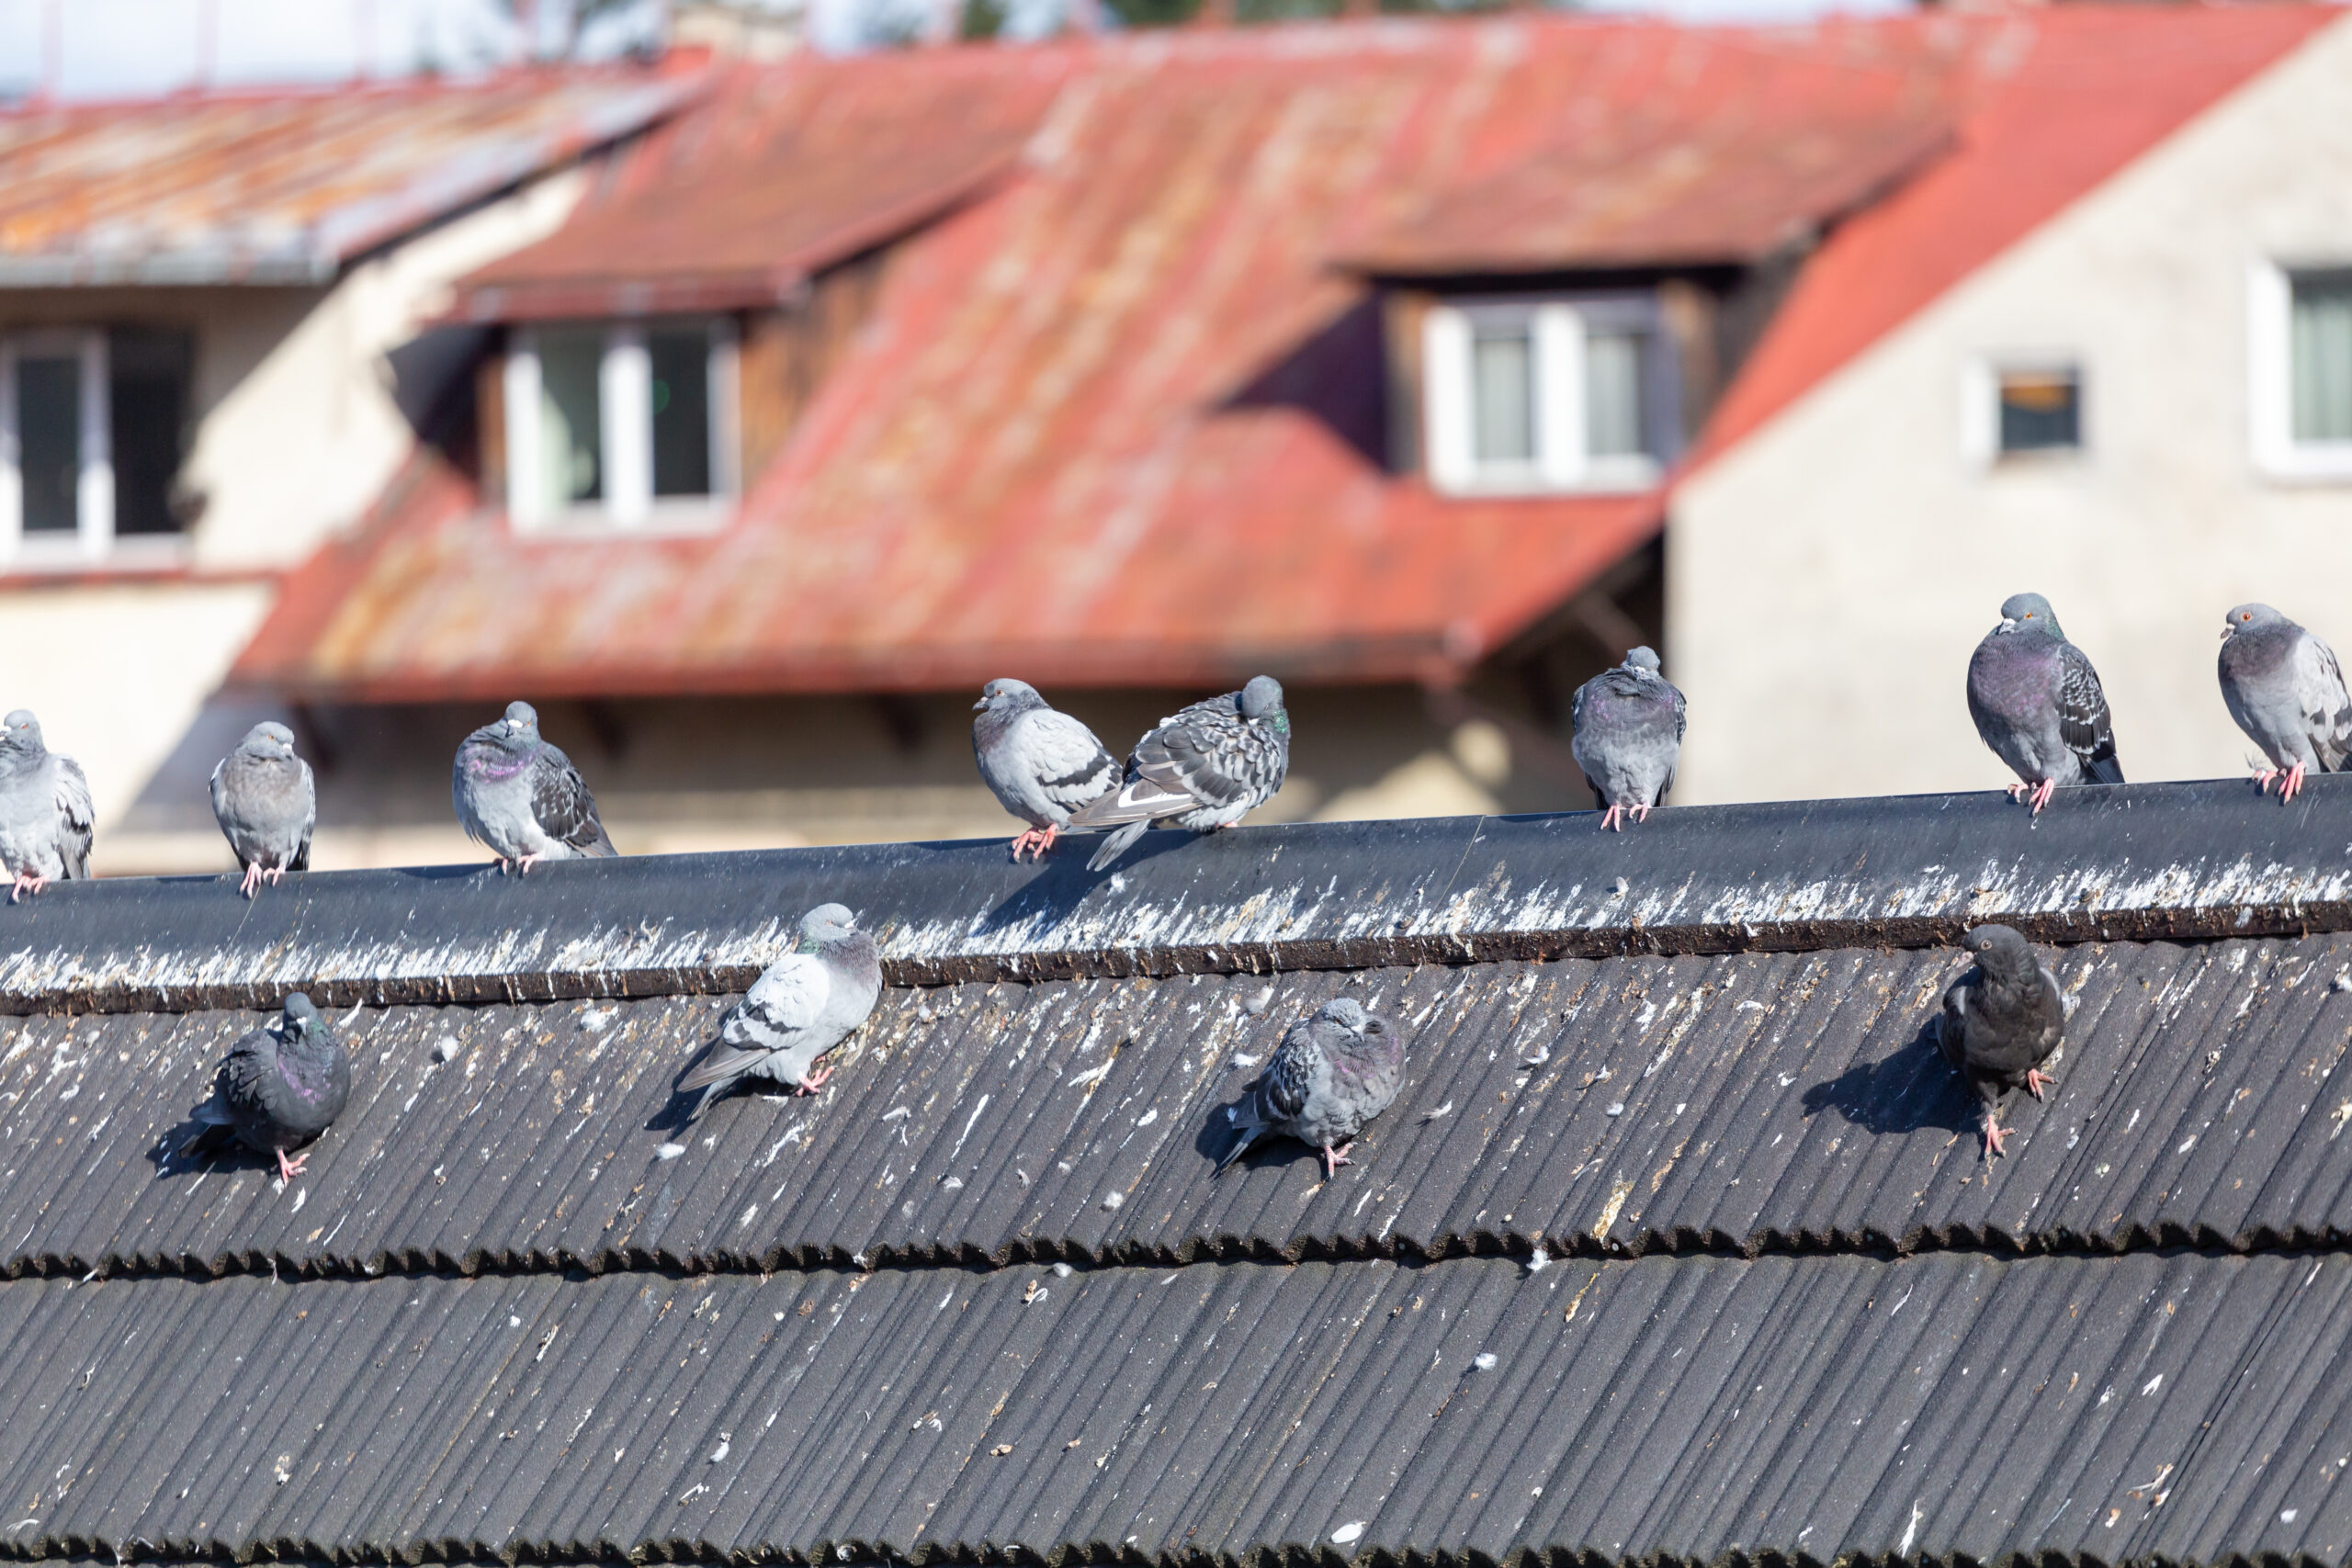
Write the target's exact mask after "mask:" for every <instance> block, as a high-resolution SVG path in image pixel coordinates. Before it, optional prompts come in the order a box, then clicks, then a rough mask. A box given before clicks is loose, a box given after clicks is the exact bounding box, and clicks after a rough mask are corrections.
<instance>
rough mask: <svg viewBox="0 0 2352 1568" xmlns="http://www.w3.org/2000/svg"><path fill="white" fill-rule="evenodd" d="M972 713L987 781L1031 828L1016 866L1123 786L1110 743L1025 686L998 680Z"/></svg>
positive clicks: (1017, 848)
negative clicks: (1072, 815) (1105, 747)
mask: <svg viewBox="0 0 2352 1568" xmlns="http://www.w3.org/2000/svg"><path fill="white" fill-rule="evenodd" d="M972 706H973V707H974V708H976V709H978V711H979V717H978V718H976V719H974V720H973V721H972V755H973V757H974V758H976V759H977V760H978V762H979V764H980V780H981V782H982V783H984V784H987V785H988V786H989V789H990V790H991V791H993V792H994V793H995V795H996V797H997V799H998V800H999V801H1001V802H1002V803H1003V805H1004V808H1005V809H1006V810H1007V811H1010V812H1012V814H1013V815H1014V816H1015V817H1018V818H1021V819H1022V820H1023V821H1024V822H1026V823H1028V824H1029V830H1028V831H1027V832H1025V833H1023V834H1022V835H1021V836H1020V837H1019V838H1017V839H1015V840H1012V859H1013V862H1014V863H1015V864H1018V863H1020V860H1021V852H1022V851H1023V850H1028V851H1031V852H1034V853H1035V857H1036V858H1037V859H1039V860H1044V859H1045V858H1046V851H1047V850H1050V849H1052V848H1053V847H1054V840H1055V839H1056V837H1057V836H1058V835H1059V834H1060V832H1061V830H1062V829H1064V828H1067V827H1069V817H1070V813H1071V812H1073V811H1078V810H1081V809H1083V808H1084V807H1087V806H1090V805H1091V804H1092V803H1093V802H1094V801H1096V800H1098V799H1100V798H1101V797H1102V796H1103V795H1108V794H1110V793H1111V791H1112V790H1114V789H1115V788H1117V787H1118V784H1119V764H1118V762H1117V761H1115V760H1114V759H1113V757H1112V755H1111V753H1110V752H1109V751H1107V750H1103V742H1102V741H1100V740H1097V739H1095V738H1094V731H1092V730H1091V729H1089V728H1086V726H1084V725H1083V724H1080V722H1079V721H1078V720H1076V719H1074V718H1072V717H1070V716H1069V715H1068V714H1066V713H1061V712H1058V711H1057V710H1056V709H1054V708H1052V707H1050V706H1048V705H1046V699H1045V698H1043V697H1041V696H1039V695H1038V694H1037V689H1036V688H1035V686H1032V685H1030V684H1029V683H1028V682H1025V681H990V682H989V683H988V684H987V685H985V686H982V687H981V688H980V700H979V701H978V702H977V703H974V704H973V705H972Z"/></svg>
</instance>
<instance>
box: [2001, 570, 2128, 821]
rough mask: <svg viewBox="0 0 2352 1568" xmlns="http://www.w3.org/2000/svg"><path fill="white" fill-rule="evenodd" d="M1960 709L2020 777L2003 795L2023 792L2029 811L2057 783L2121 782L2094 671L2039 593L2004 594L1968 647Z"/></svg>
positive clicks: (2112, 735) (2020, 795) (2104, 698)
mask: <svg viewBox="0 0 2352 1568" xmlns="http://www.w3.org/2000/svg"><path fill="white" fill-rule="evenodd" d="M1968 712H1969V715H1970V716H1971V717H1973V718H1974V719H1975V720H1976V733H1977V734H1979V735H1981V736H1983V737H1984V738H1985V745H1987V746H1990V747H1991V748H1992V749H1993V754H1994V755H1995V756H1996V757H1998V758H2000V759H2001V761H2004V762H2007V764H2008V765H2009V766H2010V767H2011V768H2012V769H2014V770H2015V771H2016V773H2017V775H2018V778H2019V779H2021V780H2023V781H2024V782H2023V783H2021V784H2011V785H2010V786H2009V798H2010V799H2012V800H2018V799H2021V798H2024V797H2025V796H2026V795H2028V793H2029V792H2030V794H2031V797H2032V800H2033V811H2034V815H2035V816H2037V817H2039V816H2040V815H2041V808H2042V807H2045V806H2047V805H2049V804H2050V792H2051V791H2052V790H2053V789H2056V788H2057V787H2058V786H2059V785H2060V784H2121V783H2122V782H2123V768H2122V765H2121V764H2120V763H2119V762H2118V761H2116V760H2115V731H2114V729H2113V728H2112V727H2111V726H2110V725H2109V723H2108V717H2107V694H2106V693H2105V692H2103V691H2101V690H2099V684H2098V671H2096V670H2094V669H2092V668H2091V661H2090V660H2088V659H2086V658H2085V657H2084V655H2083V650H2082V649H2079V648H2076V647H2075V645H2074V644H2073V643H2071V642H2068V641H2067V640H2066V634H2065V633H2064V632H2062V631H2060V630H2059V629H2058V617H2057V616H2056V615H2052V613H2051V609H2050V602H2049V601H2048V600H2047V599H2044V598H2043V597H2042V596H2041V594H2039V593H2018V594H2014V595H2012V596H2011V597H2010V598H2009V600H2008V601H2007V603H2006V604H2003V605H2002V606H2001V624H2000V625H1999V626H1995V627H1994V628H1993V629H1992V630H1991V631H1989V632H1987V633H1985V640H1984V641H1982V642H1980V643H1978V644H1977V645H1976V652H1975V654H1974V655H1973V657H1972V658H1970V660H1969V661H1968Z"/></svg>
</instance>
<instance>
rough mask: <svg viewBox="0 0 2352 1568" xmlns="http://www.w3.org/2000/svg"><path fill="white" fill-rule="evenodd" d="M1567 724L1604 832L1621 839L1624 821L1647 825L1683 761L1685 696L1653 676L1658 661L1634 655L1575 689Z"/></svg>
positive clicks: (1647, 654)
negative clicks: (1573, 730) (1678, 762)
mask: <svg viewBox="0 0 2352 1568" xmlns="http://www.w3.org/2000/svg"><path fill="white" fill-rule="evenodd" d="M1568 716H1569V720H1570V722H1571V723H1572V724H1573V725H1574V726H1575V728H1576V737H1575V739H1573V740H1572V741H1571V742H1570V743H1569V750H1572V751H1573V752H1574V753H1575V755H1576V760H1577V766H1578V767H1579V768H1582V769H1583V770H1584V782H1585V783H1586V784H1588V785H1589V786H1590V787H1591V789H1592V803H1593V805H1595V806H1596V807H1600V825H1601V827H1602V828H1604V829H1611V830H1613V831H1616V832H1623V831H1624V824H1625V818H1628V817H1631V818H1633V819H1634V821H1636V822H1646V821H1648V820H1649V815H1650V808H1651V807H1654V806H1657V805H1659V804H1661V803H1662V802H1664V801H1665V799H1666V792H1667V791H1668V790H1670V789H1672V788H1673V787H1674V764H1675V761H1676V760H1677V759H1678V758H1679V757H1680V755H1681V754H1682V728H1683V704H1682V694H1681V693H1680V692H1679V691H1677V690H1676V689H1675V688H1674V686H1673V684H1672V683H1671V682H1668V680H1667V679H1666V677H1665V676H1663V675H1661V674H1659V673H1658V672H1657V654H1656V653H1655V652H1653V651H1651V650H1650V649H1646V648H1637V649H1634V650H1633V651H1632V652H1631V653H1628V654H1627V655H1625V662H1624V663H1623V664H1620V665H1619V666H1617V668H1615V669H1614V670H1604V671H1601V672H1600V674H1598V675H1595V676H1594V677H1593V678H1592V679H1591V680H1589V681H1587V682H1585V683H1584V684H1583V685H1581V686H1578V687H1577V694H1576V696H1575V697H1574V698H1573V699H1572V700H1571V701H1570V702H1569V704H1568Z"/></svg>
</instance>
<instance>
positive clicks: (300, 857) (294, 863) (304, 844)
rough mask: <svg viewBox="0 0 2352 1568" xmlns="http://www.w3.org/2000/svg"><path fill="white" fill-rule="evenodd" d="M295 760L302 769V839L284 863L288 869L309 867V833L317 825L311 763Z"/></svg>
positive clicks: (315, 791) (305, 868)
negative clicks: (292, 854) (291, 856)
mask: <svg viewBox="0 0 2352 1568" xmlns="http://www.w3.org/2000/svg"><path fill="white" fill-rule="evenodd" d="M295 761H296V762H297V764H298V765H300V768H301V770H302V841H301V842H300V843H299V844H297V845H295V846H294V857H293V858H292V859H291V860H289V861H288V862H287V863H286V869H287V870H288V871H308V870H310V869H311V832H312V831H313V830H314V829H317V827H318V825H319V788H318V784H317V783H316V781H315V780H313V779H312V778H311V764H310V763H308V762H304V761H301V759H300V758H299V757H298V758H296V759H295Z"/></svg>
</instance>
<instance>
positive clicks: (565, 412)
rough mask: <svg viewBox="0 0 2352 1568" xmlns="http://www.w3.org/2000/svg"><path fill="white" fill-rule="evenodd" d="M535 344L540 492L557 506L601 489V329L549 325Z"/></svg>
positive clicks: (595, 497) (583, 499)
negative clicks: (537, 358) (537, 375)
mask: <svg viewBox="0 0 2352 1568" xmlns="http://www.w3.org/2000/svg"><path fill="white" fill-rule="evenodd" d="M537 347H538V355H539V462H540V470H539V473H540V484H541V486H542V487H543V489H542V491H541V493H542V494H543V495H544V496H545V497H546V498H547V499H548V502H551V503H552V504H553V505H554V506H555V507H557V508H559V509H560V508H562V507H566V506H576V505H579V504H580V503H581V502H590V501H595V500H598V499H600V498H601V497H602V496H603V495H604V493H605V471H604V469H605V466H604V462H603V430H604V395H603V390H602V380H603V378H602V371H603V367H604V362H605V334H604V333H603V332H602V331H601V330H599V329H596V328H590V327H558V328H552V329H549V330H548V331H545V332H542V333H539V334H538V339H537Z"/></svg>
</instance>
